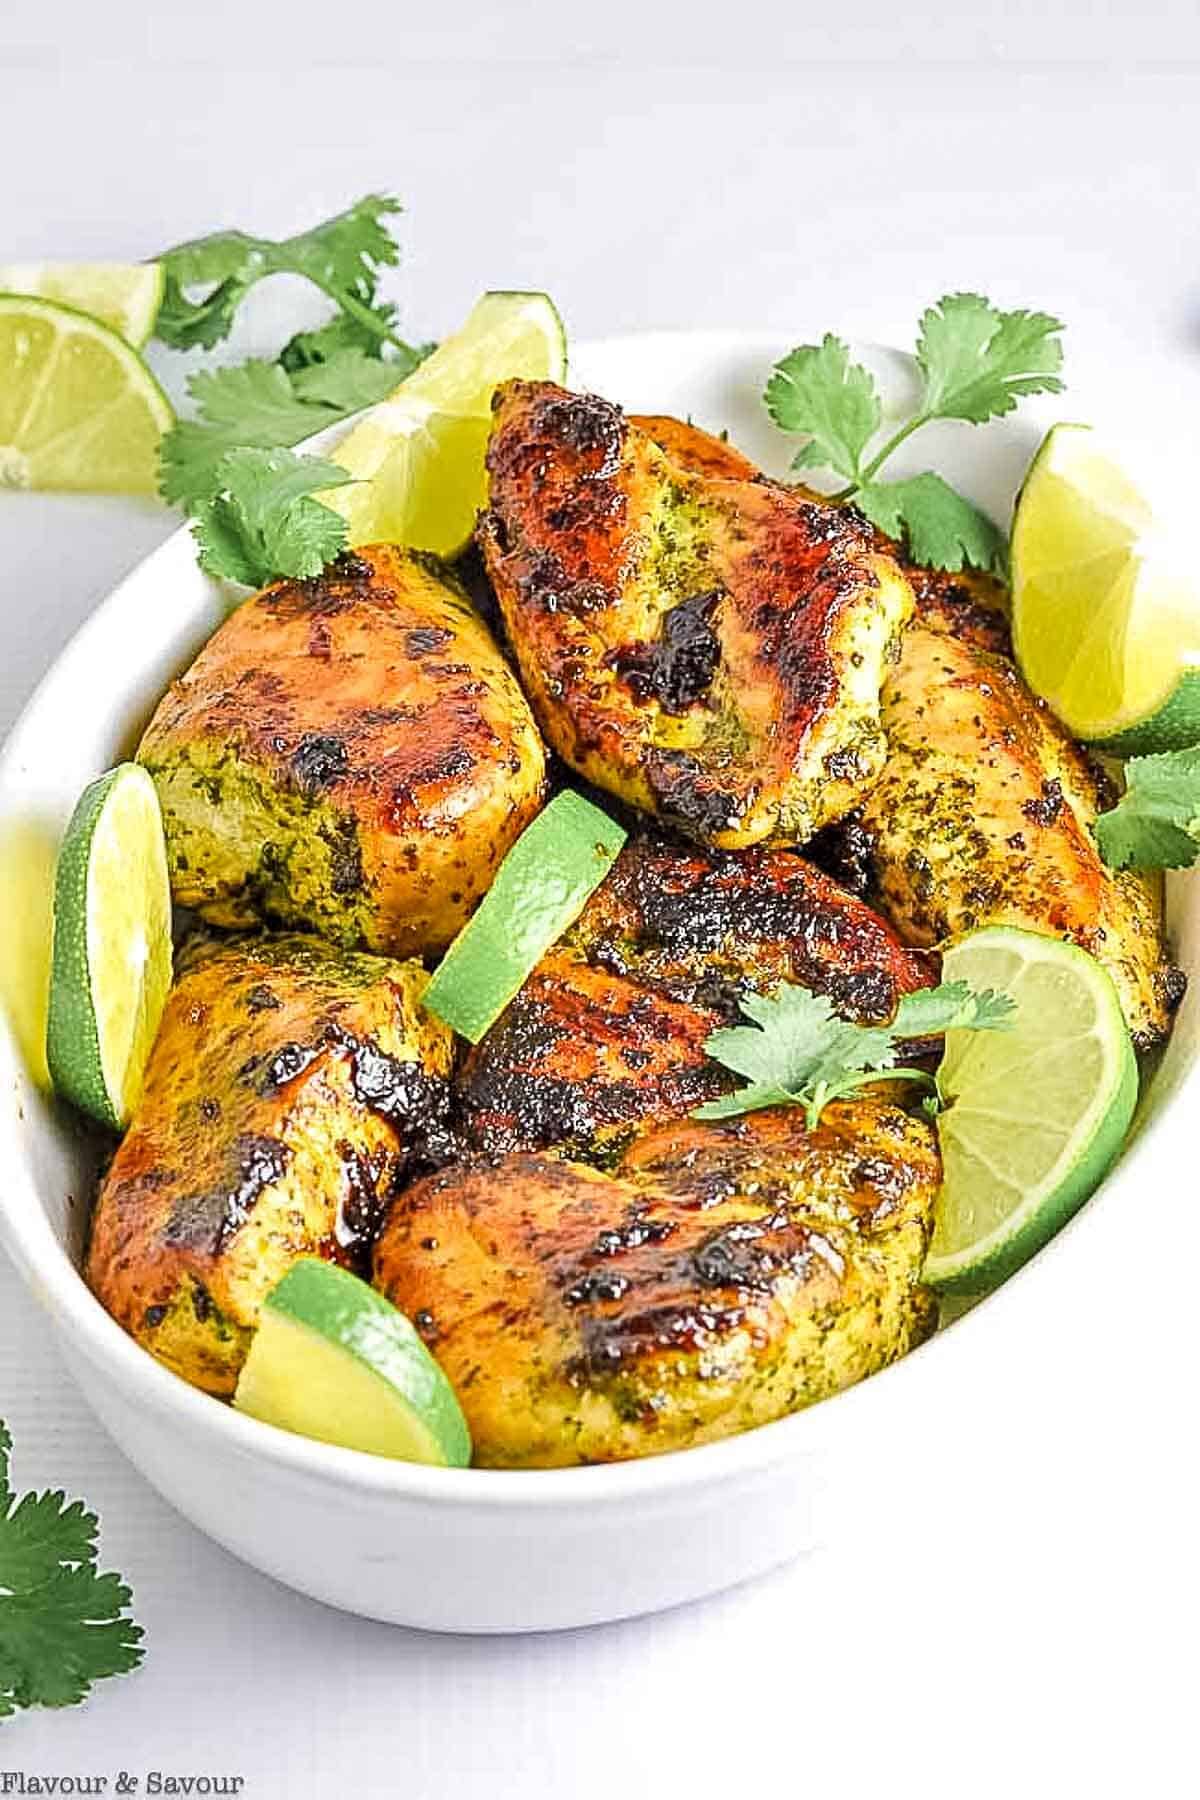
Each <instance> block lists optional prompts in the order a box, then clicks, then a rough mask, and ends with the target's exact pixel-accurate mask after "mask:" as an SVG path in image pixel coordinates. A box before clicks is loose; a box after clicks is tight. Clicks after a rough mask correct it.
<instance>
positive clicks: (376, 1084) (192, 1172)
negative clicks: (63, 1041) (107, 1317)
mask: <svg viewBox="0 0 1200 1800" xmlns="http://www.w3.org/2000/svg"><path fill="white" fill-rule="evenodd" d="M426 980H427V977H426V975H425V972H424V970H423V969H422V968H421V967H420V965H419V964H417V963H396V962H391V961H388V960H387V959H385V958H383V957H377V956H361V955H355V954H352V953H351V952H348V951H339V950H335V949H333V948H332V947H331V946H329V945H325V944H322V943H320V942H319V941H318V940H316V939H314V938H307V937H300V936H293V937H288V936H283V937H278V938H268V939H253V940H242V941H235V942H232V943H229V944H226V945H225V946H223V947H214V946H212V945H208V944H205V945H201V946H198V947H197V948H196V949H195V951H194V952H193V954H192V955H191V956H190V957H185V958H184V960H183V966H182V970H181V973H180V975H179V977H178V979H177V981H176V984H175V986H174V988H173V989H172V992H171V994H170V997H169V999H168V1001H167V1007H166V1011H165V1013H164V1015H163V1021H162V1024H161V1026H160V1027H159V1032H158V1037H157V1038H156V1040H155V1044H154V1050H153V1052H152V1054H151V1057H150V1063H149V1066H148V1068H147V1070H146V1082H145V1087H144V1090H143V1093H142V1098H141V1101H140V1102H139V1105H138V1110H137V1116H136V1117H135V1119H134V1121H133V1124H132V1125H131V1126H130V1128H129V1131H128V1132H127V1133H126V1135H125V1137H124V1139H123V1140H122V1142H121V1145H120V1148H119V1149H118V1151H117V1154H116V1156H115V1157H114V1159H113V1162H112V1166H111V1168H110V1169H109V1172H108V1175H107V1176H106V1178H105V1180H104V1182H103V1185H102V1187H101V1190H100V1194H99V1197H98V1199H97V1201H96V1208H95V1213H94V1216H93V1221H92V1237H91V1244H90V1247H89V1251H88V1259H87V1278H88V1281H89V1283H90V1284H91V1286H92V1289H93V1291H94V1292H95V1293H96V1295H97V1296H98V1298H99V1299H100V1300H101V1301H102V1302H103V1303H104V1305H105V1306H106V1307H107V1308H108V1310H109V1312H110V1313H111V1314H112V1315H113V1317H114V1318H115V1319H116V1320H117V1322H118V1323H119V1324H120V1325H123V1326H124V1328H125V1330H126V1331H128V1332H129V1333H130V1335H131V1336H133V1337H134V1338H136V1339H137V1340H138V1342H139V1343H140V1344H142V1345H143V1346H144V1348H145V1349H147V1350H149V1351H150V1353H151V1354H152V1355H153V1356H156V1357H157V1358H158V1359H159V1361H160V1362H163V1363H165V1364H166V1365H167V1367H168V1368H170V1369H173V1370H174V1371H175V1373H176V1374H178V1375H182V1376H183V1378H184V1379H185V1380H186V1381H190V1382H192V1383H193V1384H194V1385H195V1386H196V1387H200V1388H206V1389H207V1390H208V1391H209V1392H210V1393H214V1394H221V1395H229V1394H232V1392H233V1389H234V1386H235V1385H236V1382H237V1377H238V1372H239V1370H240V1368H241V1365H242V1362H243V1360H244V1358H245V1354H246V1351H247V1349H248V1348H249V1342H250V1337H251V1334H252V1332H253V1330H254V1327H255V1325H256V1324H257V1322H258V1315H259V1309H260V1307H261V1305H262V1302H263V1300H264V1298H265V1297H266V1295H267V1294H268V1293H269V1292H270V1290H271V1288H273V1287H274V1285H275V1283H276V1282H277V1281H278V1280H279V1279H280V1278H281V1276H283V1275H284V1273H285V1272H286V1271H287V1269H288V1267H289V1266H290V1264H291V1262H292V1261H293V1259H294V1258H295V1257H297V1256H323V1257H327V1258H329V1259H330V1260H333V1261H336V1262H342V1263H345V1264H347V1265H348V1266H350V1267H353V1268H358V1269H360V1270H364V1272H365V1263H366V1260H367V1258H368V1257H369V1254H370V1248H371V1245H372V1243H373V1241H374V1238H375V1235H376V1232H377V1231H378V1228H379V1223H380V1220H381V1219H382V1216H383V1210H384V1206H385V1203H386V1201H387V1199H388V1198H389V1196H390V1194H391V1192H392V1190H393V1188H394V1187H395V1186H396V1185H397V1184H398V1183H399V1182H401V1181H402V1180H403V1179H404V1178H405V1176H406V1175H408V1174H409V1173H411V1172H412V1169H413V1168H414V1166H416V1167H419V1166H420V1161H421V1158H422V1156H423V1155H425V1154H428V1152H429V1151H430V1150H431V1149H432V1148H434V1146H432V1145H430V1139H431V1137H434V1136H436V1134H438V1133H439V1131H440V1130H441V1128H442V1125H441V1122H442V1121H444V1119H445V1115H446V1112H447V1105H448V1096H449V1075H450V1065H451V1060H452V1053H453V1052H452V1036H451V1033H450V1031H449V1030H448V1029H447V1028H446V1027H445V1026H444V1025H442V1024H441V1023H440V1022H439V1021H438V1020H436V1019H434V1018H432V1017H431V1016H430V1015H429V1014H428V1013H424V1012H422V1011H421V1010H420V1005H419V1002H420V995H421V992H422V990H423V988H424V986H425V982H426Z"/></svg>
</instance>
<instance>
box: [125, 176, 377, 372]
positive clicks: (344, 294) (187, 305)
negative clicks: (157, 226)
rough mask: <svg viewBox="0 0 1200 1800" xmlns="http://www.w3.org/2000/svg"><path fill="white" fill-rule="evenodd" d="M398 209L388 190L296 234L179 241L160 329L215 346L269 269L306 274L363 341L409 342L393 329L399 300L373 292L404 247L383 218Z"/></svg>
mask: <svg viewBox="0 0 1200 1800" xmlns="http://www.w3.org/2000/svg"><path fill="white" fill-rule="evenodd" d="M400 210H401V207H400V202H399V201H398V200H396V199H394V198H393V197H392V195H390V194H366V195H364V197H363V198H362V199H361V200H356V201H355V203H354V205H353V206H351V207H348V208H347V209H346V211H345V212H340V213H336V214H335V215H334V216H333V218H331V219H325V220H323V221H322V222H321V224H319V225H316V226H314V227H313V228H312V230H310V231H301V232H298V233H297V234H296V235H295V236H294V237H289V238H278V239H274V238H261V237H253V236H251V235H250V233H249V232H245V231H214V232H212V233H210V234H209V235H208V236H207V237H202V238H193V239H191V240H190V241H189V242H188V243H186V244H176V245H175V246H174V248H173V249H171V250H166V251H164V252H163V254H162V255H161V256H160V257H159V261H160V262H161V263H162V265H163V270H164V274H165V284H164V288H163V302H162V307H161V309H160V311H159V315H158V323H157V325H156V326H155V334H156V336H158V337H159V338H161V339H162V341H163V343H165V344H170V345H171V346H172V347H173V348H174V349H176V350H191V349H194V348H196V347H201V348H203V349H205V350H211V349H212V347H213V345H214V344H219V343H220V341H221V339H222V338H225V337H228V335H229V333H230V331H231V330H232V328H233V322H234V317H235V315H236V313H237V309H238V307H239V306H240V305H241V303H242V301H243V300H244V299H245V297H246V295H247V294H248V293H249V292H250V290H251V288H253V287H255V286H256V285H257V284H258V282H260V281H262V280H263V279H264V278H265V277H266V276H268V275H301V276H304V277H305V278H306V279H307V280H309V281H311V282H312V283H313V284H314V286H316V287H318V288H320V289H321V291H322V293H325V294H328V296H329V298H330V299H331V300H332V301H333V302H334V304H335V305H336V306H337V308H338V311H339V313H341V314H343V315H345V317H347V318H348V319H350V320H352V321H353V323H354V325H355V326H356V327H357V329H358V332H359V334H360V336H359V339H358V342H359V345H360V346H361V344H362V342H363V341H366V342H368V343H377V344H385V343H392V344H395V345H397V346H398V347H400V348H401V349H405V348H407V346H406V345H405V344H404V342H403V339H401V338H400V337H398V336H397V335H396V309H395V307H394V306H389V305H385V304H383V303H381V302H380V300H379V299H378V297H377V294H376V288H377V286H378V281H379V272H380V270H381V269H383V268H388V267H394V265H395V264H396V263H398V262H399V260H400V250H399V246H398V245H397V243H396V240H395V238H394V236H393V235H392V233H391V232H390V231H389V230H388V228H387V226H386V225H385V224H384V220H385V219H386V218H387V217H388V216H389V215H391V214H393V213H398V212H399V211H400ZM189 290H191V293H190V294H189ZM196 290H200V291H199V292H197V291H196Z"/></svg>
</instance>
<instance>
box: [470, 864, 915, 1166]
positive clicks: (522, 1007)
mask: <svg viewBox="0 0 1200 1800" xmlns="http://www.w3.org/2000/svg"><path fill="white" fill-rule="evenodd" d="M931 977H932V971H931V970H930V969H928V968H927V966H926V963H925V961H923V959H922V958H921V956H920V955H919V954H914V953H913V952H912V951H908V950H905V949H904V948H903V947H902V946H901V944H900V942H899V940H898V939H897V938H896V937H895V935H894V934H893V932H892V931H891V930H890V929H889V927H888V926H886V925H885V924H884V923H883V921H882V920H881V919H879V918H878V917H877V916H876V915H875V914H874V913H872V912H871V911H870V909H869V908H868V907H867V906H865V905H864V904H863V903H862V902H861V901H859V900H855V899H854V898H853V897H852V896H851V895H849V894H846V893H844V892H842V890H841V889H839V888H838V887H837V886H836V884H835V883H834V882H832V881H830V880H829V879H828V877H827V876H824V875H822V874H820V872H819V871H818V870H816V869H814V868H812V867H811V866H810V865H809V864H808V863H806V862H805V861H804V860H803V858H801V857H799V856H797V855H795V854H794V853H793V852H792V851H788V850H761V849H759V850H749V851H743V852H740V853H737V852H730V851H719V850H692V849H682V848H679V847H677V846H675V845H672V844H669V843H667V842H666V841H665V840H663V839H659V838H653V837H649V836H646V837H638V838H635V839H633V840H632V841H631V842H630V843H629V844H628V845H626V847H625V849H624V850H623V851H622V852H621V855H620V856H619V857H618V859H617V861H616V863H615V864H614V866H613V868H612V870H611V872H610V874H609V875H608V877H607V879H606V880H605V881H604V883H603V885H602V886H601V887H600V888H598V889H597V891H596V893H595V894H594V895H593V896H592V898H591V900H590V901H589V902H588V905H587V906H586V907H585V909H584V911H583V913H582V915H581V917H580V918H579V919H578V921H577V922H576V924H575V925H574V926H573V927H572V928H571V930H570V931H569V932H568V933H567V935H566V937H565V938H564V939H563V941H562V942H561V943H559V944H558V945H556V946H555V948H554V949H553V950H552V951H551V952H550V953H549V954H548V955H547V956H546V957H544V958H543V960H542V962H541V963H540V964H539V965H538V967H537V969H535V971H534V972H533V974H532V975H531V976H530V978H529V980H528V981H527V982H526V983H525V985H524V987H523V988H522V989H521V991H520V993H519V994H518V995H517V996H516V998H515V999H514V1000H513V1001H512V1002H511V1003H510V1005H509V1006H508V1008H507V1009H506V1011H505V1012H504V1013H503V1015H502V1016H501V1018H500V1019H499V1020H498V1021H497V1022H496V1024H495V1025H494V1026H493V1027H492V1029H491V1031H490V1032H489V1033H488V1035H487V1037H486V1038H484V1040H483V1042H482V1043H481V1044H479V1045H478V1046H477V1047H476V1048H475V1049H474V1050H472V1051H471V1053H470V1055H469V1056H468V1057H467V1059H466V1061H465V1063H464V1065H463V1067H462V1069H461V1071H460V1073H459V1075H458V1077H457V1078H456V1117H457V1124H458V1128H459V1130H460V1131H461V1132H462V1134H463V1137H464V1139H465V1141H466V1143H467V1144H468V1145H469V1146H471V1147H472V1148H473V1149H475V1150H484V1151H487V1152H488V1153H489V1154H496V1153H499V1152H504V1151H510V1150H518V1149H537V1148H545V1147H549V1146H553V1147H555V1148H557V1149H559V1150H563V1151H565V1152H566V1153H567V1154H569V1155H573V1156H576V1157H581V1158H583V1159H585V1160H590V1159H594V1158H597V1157H599V1158H601V1159H604V1160H607V1159H610V1158H611V1157H612V1155H613V1154H614V1153H615V1151H616V1150H618V1149H619V1148H620V1147H621V1146H622V1145H624V1144H625V1143H627V1142H628V1140H629V1137H630V1135H631V1132H632V1129H633V1128H634V1127H635V1126H639V1125H642V1124H644V1123H645V1122H646V1121H648V1120H653V1119H668V1118H674V1117H678V1116H679V1115H681V1114H683V1113H688V1112H691V1111H693V1110H694V1108H695V1107H696V1106H698V1105H699V1104H700V1103H701V1102H702V1101H704V1100H707V1099H711V1098H713V1097H714V1096H715V1095H717V1094H720V1093H724V1092H725V1091H726V1090H727V1088H728V1086H729V1085H730V1077H729V1076H728V1075H727V1073H726V1072H725V1071H724V1070H723V1069H722V1068H720V1066H719V1065H717V1064H716V1063H714V1062H712V1061H710V1059H709V1058H708V1056H707V1055H706V1054H705V1048H704V1046H705V1041H706V1039H707V1038H708V1036H709V1033H710V1032H712V1031H714V1030H715V1029H716V1028H717V1026H718V1025H722V1024H727V1023H729V1022H731V1021H732V1020H734V1019H736V1018H737V1016H738V1005H737V1002H738V997H739V995H741V994H743V993H745V992H746V991H747V990H748V989H755V990H757V991H759V992H769V991H770V990H771V989H773V988H774V987H776V986H778V984H779V982H781V981H791V982H796V983H797V984H799V985H801V986H804V987H808V988H811V989H812V990H813V991H814V992H815V993H822V994H828V995H829V996H830V998H831V999H832V1000H833V1002H834V1004H835V1005H836V1007H837V1008H838V1010H839V1011H840V1012H841V1013H842V1015H843V1017H845V1018H848V1019H855V1020H858V1021H861V1022H863V1023H882V1022H885V1021H886V1020H888V1019H890V1018H891V1017H892V1016H893V1014H894V1013H895V1010H896V1005H897V1002H898V1000H899V998H900V996H901V995H902V994H904V993H907V992H910V991H911V990H912V989H913V988H916V987H920V986H923V985H924V984H925V983H926V982H927V981H928V980H929V979H931Z"/></svg>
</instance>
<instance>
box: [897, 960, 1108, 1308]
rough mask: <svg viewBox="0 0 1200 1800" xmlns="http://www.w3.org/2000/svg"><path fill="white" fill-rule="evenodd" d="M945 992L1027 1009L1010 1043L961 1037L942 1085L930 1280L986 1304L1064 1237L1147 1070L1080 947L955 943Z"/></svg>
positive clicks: (950, 1036)
mask: <svg viewBox="0 0 1200 1800" xmlns="http://www.w3.org/2000/svg"><path fill="white" fill-rule="evenodd" d="M942 979H943V980H944V981H967V982H969V983H970V985H971V986H972V988H974V989H976V990H983V989H987V988H994V989H996V990H997V991H998V992H1002V993H1006V994H1011V995H1012V997H1013V999H1014V1000H1015V1001H1016V1003H1017V1010H1016V1012H1015V1014H1014V1015H1013V1024H1012V1027H1011V1029H1010V1030H1008V1031H951V1032H948V1033H947V1034H946V1050H945V1055H944V1057H943V1059H942V1066H941V1068H940V1070H939V1071H938V1081H939V1083H940V1085H941V1089H942V1093H943V1095H944V1097H945V1100H946V1103H947V1104H946V1109H945V1111H943V1112H942V1113H941V1114H940V1115H939V1117H938V1136H939V1137H940V1139H941V1145H942V1161H943V1176H942V1190H941V1194H940V1197H939V1200H938V1211H937V1221H936V1225H935V1229H934V1234H933V1242H932V1245H931V1246H930V1251H929V1257H928V1259H927V1261H926V1264H925V1273H924V1279H925V1280H926V1281H928V1282H929V1283H930V1285H931V1286H933V1287H936V1288H941V1289H944V1290H946V1291H949V1292H958V1293H983V1292H985V1291H986V1290H987V1289H989V1288H991V1287H994V1286H995V1284H996V1283H997V1282H998V1281H1001V1280H1002V1279H1003V1278H1004V1277H1005V1276H1006V1275H1009V1274H1011V1273H1012V1271H1013V1270H1014V1269H1016V1268H1019V1267H1020V1265H1021V1264H1022V1263H1023V1262H1025V1261H1026V1260H1027V1259H1028V1258H1029V1257H1030V1256H1032V1255H1033V1253H1034V1251H1035V1250H1038V1249H1040V1248H1041V1246H1042V1245H1043V1244H1044V1243H1046V1242H1047V1240H1048V1239H1049V1238H1051V1237H1053V1235H1054V1233H1055V1232H1056V1231H1057V1230H1058V1229H1059V1228H1060V1226H1062V1225H1064V1224H1065V1223H1066V1221H1067V1220H1068V1219H1069V1218H1070V1217H1071V1215H1072V1213H1074V1212H1076V1211H1077V1210H1078V1208H1079V1207H1080V1206H1082V1204H1083V1202H1084V1201H1085V1200H1086V1199H1087V1197H1088V1195H1089V1194H1091V1193H1092V1192H1093V1191H1094V1190H1095V1188H1096V1187H1097V1186H1098V1185H1099V1183H1100V1182H1101V1181H1102V1180H1103V1178H1104V1176H1105V1174H1106V1173H1107V1171H1108V1169H1109V1167H1110V1165H1111V1163H1112V1161H1113V1159H1114V1157H1115V1156H1116V1154H1117V1152H1118V1150H1119V1149H1120V1148H1121V1144H1122V1143H1123V1141H1124V1138H1125V1133H1126V1131H1127V1130H1128V1128H1129V1121H1130V1119H1131V1118H1132V1116H1133V1108H1134V1104H1135V1102H1136V1100H1137V1087H1138V1077H1137V1063H1136V1061H1135V1059H1134V1054H1133V1048H1132V1045H1131V1043H1130V1040H1129V1032H1128V1030H1127V1029H1126V1026H1125V1020H1124V1017H1123V1015H1122V1012H1121V1003H1120V1001H1119V1000H1118V998H1117V992H1116V989H1115V988H1114V986H1113V984H1112V981H1111V979H1110V977H1109V976H1108V975H1107V973H1106V972H1105V971H1104V969H1102V968H1101V967H1100V964H1099V963H1098V962H1096V961H1095V960H1094V958H1092V957H1091V956H1089V955H1088V954H1087V952H1086V951H1085V950H1079V949H1077V948H1076V947H1075V946H1074V945H1073V944H1065V943H1062V942H1060V941H1059V940H1058V939H1057V938H1047V937H1042V936H1041V935H1040V934H1038V933H1035V932H1028V931H1016V930H1011V929H1009V928H1008V927H1006V926H993V927H990V928H989V929H987V930H984V931H977V932H973V933H972V934H971V935H970V936H969V937H965V938H963V939H962V940H961V941H960V942H959V943H957V944H953V945H951V947H950V949H949V950H947V952H946V955H945V957H944V959H943V963H942Z"/></svg>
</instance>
